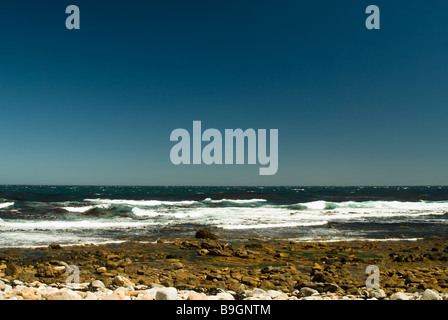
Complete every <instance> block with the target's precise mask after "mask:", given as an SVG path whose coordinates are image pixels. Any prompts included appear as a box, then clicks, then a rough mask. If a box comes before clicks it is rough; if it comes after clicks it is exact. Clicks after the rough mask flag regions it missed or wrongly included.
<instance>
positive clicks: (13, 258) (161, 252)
mask: <svg viewBox="0 0 448 320" xmlns="http://www.w3.org/2000/svg"><path fill="white" fill-rule="evenodd" d="M369 265H375V266H377V267H378V269H379V271H380V278H379V288H378V289H376V290H375V289H368V288H367V287H366V279H367V277H368V274H366V267H367V266H369ZM74 267H75V268H76V270H77V274H76V277H74V273H72V272H73V270H74V269H73V268H74ZM0 279H1V280H0V299H1V300H5V299H15V300H19V299H20V300H22V299H24V300H80V299H86V300H104V299H106V300H176V299H182V300H257V299H258V300H298V299H304V300H355V299H363V300H364V299H371V300H447V299H448V241H446V240H443V239H431V240H418V241H352V242H326V243H323V242H291V241H286V240H279V241H272V240H271V241H262V240H259V239H241V240H235V239H229V240H226V239H219V238H218V237H216V236H214V235H213V234H211V233H207V232H203V233H198V234H197V235H196V238H191V239H166V240H164V241H158V242H156V243H142V242H126V243H120V244H108V245H82V246H71V247H62V246H60V245H58V244H53V245H50V246H49V247H42V248H33V249H11V248H9V249H0ZM74 280H75V281H74Z"/></svg>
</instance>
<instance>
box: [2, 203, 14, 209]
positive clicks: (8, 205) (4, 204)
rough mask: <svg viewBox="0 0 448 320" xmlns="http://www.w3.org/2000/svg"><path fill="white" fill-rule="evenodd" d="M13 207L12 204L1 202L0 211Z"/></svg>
mask: <svg viewBox="0 0 448 320" xmlns="http://www.w3.org/2000/svg"><path fill="white" fill-rule="evenodd" d="M13 205H14V202H3V203H0V209H3V208H8V207H10V206H13Z"/></svg>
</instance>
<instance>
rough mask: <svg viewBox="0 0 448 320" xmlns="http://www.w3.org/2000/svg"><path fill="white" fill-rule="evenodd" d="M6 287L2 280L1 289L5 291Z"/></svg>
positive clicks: (0, 282) (0, 281)
mask: <svg viewBox="0 0 448 320" xmlns="http://www.w3.org/2000/svg"><path fill="white" fill-rule="evenodd" d="M5 289H6V284H5V283H4V282H3V281H2V280H0V290H2V291H4V290H5Z"/></svg>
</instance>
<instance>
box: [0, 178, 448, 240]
mask: <svg viewBox="0 0 448 320" xmlns="http://www.w3.org/2000/svg"><path fill="white" fill-rule="evenodd" d="M373 188H375V189H373ZM405 188H407V187H396V189H391V187H384V188H383V189H380V190H378V189H377V188H376V187H370V189H365V187H362V188H361V187H352V188H347V187H345V188H337V187H333V188H329V187H325V188H324V187H321V188H317V187H278V188H273V187H271V188H267V187H266V188H263V187H254V188H248V187H246V188H237V187H234V188H227V187H221V188H220V187H215V188H210V187H208V188H206V187H191V188H185V187H177V188H174V187H171V188H170V187H146V188H144V187H47V186H46V187H32V186H20V187H19V186H14V187H9V186H3V187H0V232H1V234H2V237H1V239H0V247H35V246H45V245H48V244H50V243H54V242H57V243H60V244H65V245H71V244H81V243H106V242H119V241H126V240H137V241H154V240H157V239H159V238H161V237H162V238H163V237H182V236H192V235H194V232H195V231H196V230H197V229H199V228H203V227H208V228H212V229H216V232H219V233H221V234H223V235H225V236H227V237H230V238H251V237H261V238H288V239H295V240H304V241H335V240H344V239H345V240H348V239H363V240H372V239H378V240H383V239H388V238H389V239H391V238H393V239H415V238H423V237H446V236H447V229H448V192H447V191H448V188H446V187H418V189H417V187H414V189H412V188H411V190H409V189H405ZM406 190H409V191H406ZM444 196H446V198H445V199H444ZM418 198H420V199H418Z"/></svg>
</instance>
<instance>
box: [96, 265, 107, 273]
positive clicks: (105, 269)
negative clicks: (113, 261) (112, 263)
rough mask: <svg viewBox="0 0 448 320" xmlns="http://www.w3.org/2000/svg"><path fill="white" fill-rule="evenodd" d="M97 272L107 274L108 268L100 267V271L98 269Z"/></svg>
mask: <svg viewBox="0 0 448 320" xmlns="http://www.w3.org/2000/svg"><path fill="white" fill-rule="evenodd" d="M96 272H97V273H99V274H101V273H105V272H107V268H106V267H99V268H98V269H96Z"/></svg>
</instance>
